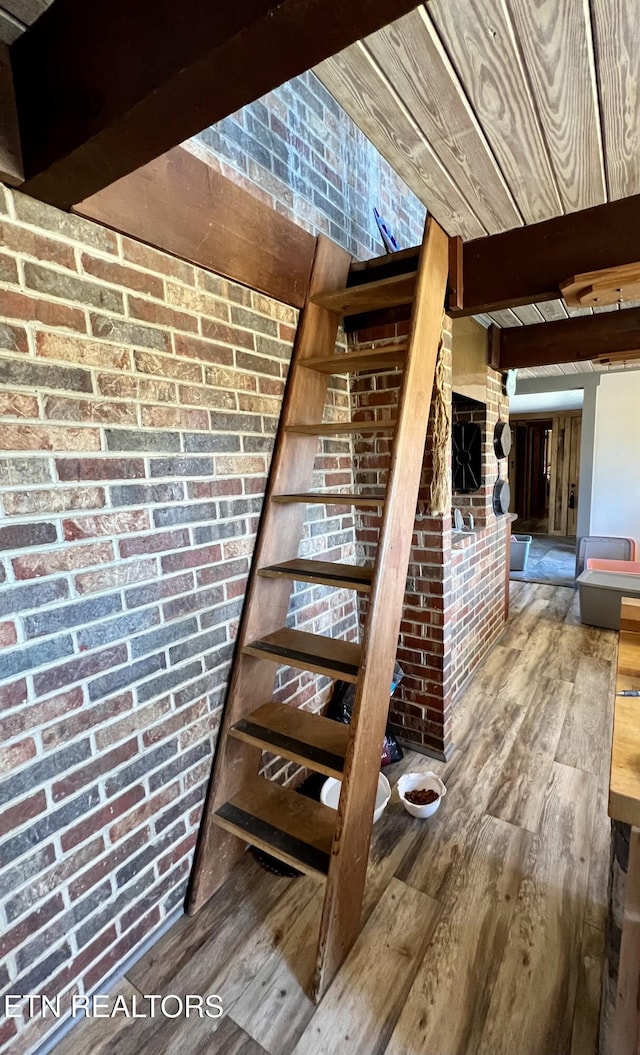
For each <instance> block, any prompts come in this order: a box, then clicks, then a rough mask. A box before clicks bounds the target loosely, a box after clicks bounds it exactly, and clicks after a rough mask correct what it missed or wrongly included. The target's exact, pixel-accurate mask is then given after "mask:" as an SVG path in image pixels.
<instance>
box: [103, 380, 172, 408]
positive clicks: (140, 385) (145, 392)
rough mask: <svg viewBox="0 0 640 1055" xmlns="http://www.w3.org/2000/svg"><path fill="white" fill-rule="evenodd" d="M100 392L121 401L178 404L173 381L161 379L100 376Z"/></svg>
mask: <svg viewBox="0 0 640 1055" xmlns="http://www.w3.org/2000/svg"><path fill="white" fill-rule="evenodd" d="M98 391H99V392H100V393H101V395H103V396H112V397H116V398H121V399H134V400H135V401H136V402H139V401H140V400H153V401H156V402H159V403H175V402H176V386H175V384H174V382H173V381H163V380H161V379H159V378H148V377H138V376H135V377H134V376H131V375H129V374H98Z"/></svg>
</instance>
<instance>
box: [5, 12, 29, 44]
mask: <svg viewBox="0 0 640 1055" xmlns="http://www.w3.org/2000/svg"><path fill="white" fill-rule="evenodd" d="M24 28H25V27H24V26H23V25H22V23H21V22H18V20H17V19H16V18H14V17H13V15H11V14H10V13H9V12H8V11H5V10H4V8H1V7H0V42H2V43H3V44H13V42H14V41H15V40H17V39H18V37H19V36H21V35H22V33H24Z"/></svg>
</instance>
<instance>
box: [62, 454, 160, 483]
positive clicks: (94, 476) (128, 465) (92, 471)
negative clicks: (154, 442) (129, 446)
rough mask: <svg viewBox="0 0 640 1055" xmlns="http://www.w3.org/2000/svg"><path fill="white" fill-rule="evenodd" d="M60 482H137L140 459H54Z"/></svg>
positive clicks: (141, 471)
mask: <svg viewBox="0 0 640 1055" xmlns="http://www.w3.org/2000/svg"><path fill="white" fill-rule="evenodd" d="M56 469H57V471H58V477H59V479H60V480H138V479H141V478H142V477H144V462H143V460H142V458H56Z"/></svg>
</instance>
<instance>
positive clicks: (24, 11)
mask: <svg viewBox="0 0 640 1055" xmlns="http://www.w3.org/2000/svg"><path fill="white" fill-rule="evenodd" d="M52 3H53V0H2V5H1V7H2V9H3V10H5V11H8V12H9V14H11V15H13V16H14V18H17V19H18V20H19V21H20V22H24V24H25V26H30V25H32V23H33V22H35V20H36V18H40V15H42V14H44V12H45V11H46V10H47V8H48V7H50V6H51V4H52Z"/></svg>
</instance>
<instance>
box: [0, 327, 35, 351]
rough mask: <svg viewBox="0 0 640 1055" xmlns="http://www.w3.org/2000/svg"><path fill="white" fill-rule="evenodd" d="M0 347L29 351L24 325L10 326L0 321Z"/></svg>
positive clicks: (4, 349) (7, 349) (9, 349)
mask: <svg viewBox="0 0 640 1055" xmlns="http://www.w3.org/2000/svg"><path fill="white" fill-rule="evenodd" d="M0 348H2V349H3V351H8V352H22V353H23V354H25V355H26V354H27V352H28V351H29V339H28V337H27V331H26V330H25V328H24V326H12V325H10V324H9V323H8V322H1V323H0Z"/></svg>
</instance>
